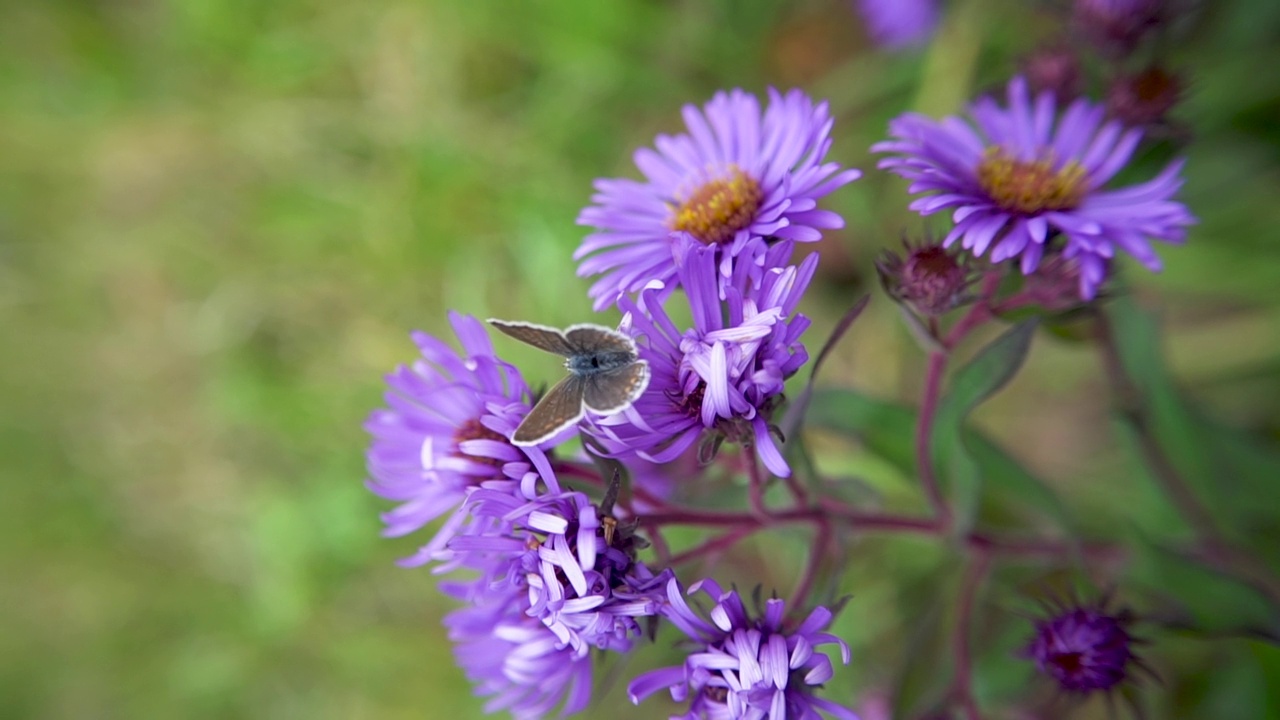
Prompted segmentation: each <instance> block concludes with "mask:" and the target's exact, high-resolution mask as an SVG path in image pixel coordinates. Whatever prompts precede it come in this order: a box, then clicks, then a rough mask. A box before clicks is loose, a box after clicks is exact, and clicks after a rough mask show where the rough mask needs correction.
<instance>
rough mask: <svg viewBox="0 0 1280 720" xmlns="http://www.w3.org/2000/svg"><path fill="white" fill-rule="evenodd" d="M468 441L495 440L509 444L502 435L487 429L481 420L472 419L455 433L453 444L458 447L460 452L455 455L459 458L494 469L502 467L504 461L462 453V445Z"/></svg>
mask: <svg viewBox="0 0 1280 720" xmlns="http://www.w3.org/2000/svg"><path fill="white" fill-rule="evenodd" d="M467 440H495V441H497V442H507V439H506V438H505V437H503V436H502V435H501V434H500V433H497V432H494V431H493V430H490V429H489V428H487V427H485V426H484V424H483V423H481V422H480V419H479V418H472V419H470V420H468V421H466V422H464V423H462V424H461V425H459V426H458V429H457V430H456V431H455V432H454V433H453V442H454V445H455V446H457V448H458V451H457V452H456V453H455V455H456V456H457V457H463V458H466V459H468V460H471V461H472V462H478V463H483V464H485V465H491V466H493V467H502V465H503V461H502V460H499V459H497V458H491V457H484V456H482V455H470V454H468V453H465V452H463V451H462V443H463V442H465V441H467Z"/></svg>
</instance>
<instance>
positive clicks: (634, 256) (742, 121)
mask: <svg viewBox="0 0 1280 720" xmlns="http://www.w3.org/2000/svg"><path fill="white" fill-rule="evenodd" d="M684 120H685V125H686V126H687V127H688V130H689V132H688V134H682V135H676V136H674V137H672V136H669V135H659V136H658V137H657V139H656V140H655V141H654V145H655V146H656V148H657V149H656V150H653V149H649V148H641V149H640V150H638V151H636V154H635V162H636V166H637V167H638V168H639V169H640V172H641V173H642V174H643V175H644V176H645V179H644V180H643V181H637V180H628V179H619V178H615V179H606V180H597V181H596V183H595V188H596V190H597V192H596V194H595V195H594V196H593V197H592V202H593V203H595V204H594V205H592V206H590V207H588V208H586V209H585V210H583V211H582V214H581V215H579V216H578V224H580V225H589V226H592V227H595V228H596V229H597V232H594V233H592V234H590V235H588V236H587V237H586V238H585V239H584V240H583V242H582V245H581V247H579V248H578V250H577V252H575V253H574V258H575V259H577V260H582V264H581V265H579V267H578V275H580V276H584V277H585V276H588V275H601V274H602V275H603V277H601V278H600V279H599V280H597V281H596V282H595V284H594V285H592V286H591V291H590V294H591V297H592V298H594V299H595V308H596V310H600V309H602V308H604V307H606V306H607V305H609V304H610V303H612V302H614V301H615V299H616V298H617V297H618V295H619V294H621V293H630V292H638V291H639V290H641V289H642V288H644V287H645V286H646V285H647V284H648V283H649V282H650V281H653V280H658V281H661V282H662V283H663V284H664V285H665V286H666V287H667V290H668V292H669V291H671V290H673V289H674V285H673V284H672V282H671V281H672V280H673V279H674V277H675V275H676V262H675V258H674V257H673V254H672V251H673V244H674V243H675V242H676V239H677V236H678V235H679V234H680V233H685V234H687V235H689V236H691V237H693V238H694V239H696V240H697V241H698V242H700V243H703V244H705V245H709V246H712V247H714V248H716V250H717V251H718V253H719V256H720V259H721V260H722V264H721V274H722V276H723V277H724V278H726V279H727V278H728V277H729V276H730V275H732V273H733V266H734V265H735V264H737V263H749V264H752V265H754V266H755V267H754V270H753V276H754V277H755V278H757V279H758V278H759V276H760V275H761V274H762V273H763V272H764V270H765V269H767V268H766V267H765V266H764V265H763V261H764V259H765V258H766V257H770V256H771V255H770V254H769V253H767V252H766V251H765V250H764V248H763V247H762V246H763V245H764V244H765V243H766V242H767V241H773V240H794V241H798V242H814V241H816V240H819V239H821V237H822V233H821V232H820V230H822V229H826V228H838V227H843V225H844V220H843V219H841V217H840V216H839V215H837V214H836V213H833V212H831V211H829V210H819V209H818V206H817V201H818V198H820V197H822V196H823V195H826V194H827V193H830V192H831V191H833V190H835V189H836V188H838V187H840V186H842V185H845V184H846V183H849V182H851V181H853V180H856V179H857V178H858V177H859V176H860V175H861V173H860V172H859V171H858V170H843V171H842V170H841V169H840V166H839V165H838V164H836V163H833V162H824V158H825V157H826V154H827V150H828V149H829V148H830V147H831V138H830V137H829V135H830V132H831V125H832V119H831V117H830V115H829V114H828V111H827V104H826V103H825V102H823V103H817V104H815V103H814V102H813V100H811V99H810V98H809V97H808V96H806V95H805V94H804V93H803V92H801V91H799V90H791V91H789V92H787V93H786V94H785V95H783V94H780V93H778V92H777V91H776V90H773V89H770V90H769V106H768V108H767V109H766V110H765V111H764V112H763V114H762V113H761V111H760V102H759V100H757V99H756V97H755V96H754V95H751V94H750V93H746V92H743V91H742V90H733V91H731V92H728V93H725V92H719V93H716V95H715V97H713V98H712V99H711V101H710V102H708V103H707V104H706V106H704V107H703V108H702V109H701V110H700V109H698V108H696V107H694V106H692V105H687V106H685V108H684ZM584 258H585V259H584Z"/></svg>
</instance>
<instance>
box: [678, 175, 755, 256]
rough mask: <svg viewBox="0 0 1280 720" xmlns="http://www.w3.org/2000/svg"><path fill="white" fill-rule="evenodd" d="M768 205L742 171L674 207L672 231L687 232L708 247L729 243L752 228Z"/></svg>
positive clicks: (709, 184) (706, 185) (708, 185)
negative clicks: (759, 213) (764, 205)
mask: <svg viewBox="0 0 1280 720" xmlns="http://www.w3.org/2000/svg"><path fill="white" fill-rule="evenodd" d="M763 201H764V191H763V190H761V189H760V183H758V182H756V181H755V178H752V177H751V176H750V175H747V174H746V173H745V172H743V171H742V170H741V169H739V168H736V167H735V168H731V169H730V172H729V174H728V176H727V177H723V178H719V179H716V180H710V181H708V182H706V183H704V184H702V185H701V186H699V187H698V188H697V189H696V190H694V191H693V192H692V193H690V194H689V195H688V197H687V198H686V199H685V200H684V201H683V202H681V203H680V205H678V206H673V207H672V217H671V229H672V230H683V231H685V232H687V233H689V234H690V235H692V236H694V237H695V238H697V239H698V241H699V242H702V243H704V244H707V245H717V244H720V243H725V242H729V241H730V240H732V239H733V236H734V234H735V233H737V232H738V231H739V230H741V229H742V228H744V227H747V226H748V225H750V224H751V221H752V219H754V218H755V216H756V211H757V210H759V209H760V203H761V202H763Z"/></svg>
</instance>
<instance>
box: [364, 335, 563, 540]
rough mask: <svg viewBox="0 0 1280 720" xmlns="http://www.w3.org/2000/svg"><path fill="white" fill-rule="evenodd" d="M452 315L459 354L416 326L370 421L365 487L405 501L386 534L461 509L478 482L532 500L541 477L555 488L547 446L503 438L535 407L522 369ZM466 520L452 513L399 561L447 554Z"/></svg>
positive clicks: (392, 515) (388, 522) (417, 526)
mask: <svg viewBox="0 0 1280 720" xmlns="http://www.w3.org/2000/svg"><path fill="white" fill-rule="evenodd" d="M449 322H450V323H451V324H452V325H453V329H454V332H455V334H456V335H457V336H458V340H459V342H460V343H461V345H462V352H461V353H458V352H457V351H455V350H454V349H453V348H451V347H450V346H449V345H448V344H447V343H446V342H444V341H443V340H440V339H439V338H436V337H432V336H431V335H428V334H426V333H421V332H419V333H414V334H413V340H414V342H415V343H416V344H417V345H418V349H419V351H420V352H421V353H422V357H421V358H420V359H419V360H417V361H416V362H414V363H413V364H412V365H407V366H401V367H399V368H397V369H396V371H395V372H393V373H391V374H390V375H388V376H387V385H388V386H389V388H390V390H389V391H388V392H387V394H386V403H387V406H386V407H385V408H382V409H380V410H375V411H374V412H373V413H372V414H371V415H370V416H369V419H368V421H367V422H366V423H365V429H366V430H367V431H368V432H369V434H370V435H372V436H373V442H372V444H371V445H370V447H369V451H368V458H367V459H368V470H369V475H370V476H371V477H370V479H369V480H368V481H367V482H366V485H367V486H368V488H369V489H370V490H372V491H373V492H374V493H376V494H378V495H380V496H382V497H384V498H387V499H389V500H395V501H397V502H399V503H400V505H399V507H397V508H395V509H394V510H392V511H390V512H388V513H386V514H384V515H383V516H382V519H383V522H384V523H386V526H387V527H386V529H385V530H384V533H383V534H384V535H387V536H391V537H399V536H402V535H406V534H408V533H411V532H414V531H416V530H419V529H420V528H422V527H423V526H424V525H426V524H427V523H429V522H431V521H433V520H435V519H437V518H439V517H441V516H443V515H445V514H446V513H450V512H451V511H454V510H457V509H458V508H459V507H460V506H461V505H462V502H463V500H464V499H465V498H466V496H467V493H469V492H471V490H472V489H474V488H476V487H479V486H481V485H485V486H489V487H495V488H503V489H504V490H505V491H506V492H508V493H510V494H512V495H519V496H522V497H525V498H532V497H534V495H535V493H536V492H537V491H538V489H539V487H540V483H541V484H542V485H545V487H546V488H548V489H550V490H551V491H559V485H558V484H557V482H556V477H555V474H554V473H553V472H552V470H551V466H550V464H549V463H548V462H547V458H546V456H545V455H544V454H543V452H542V451H541V450H539V449H538V448H519V447H515V446H514V445H512V444H511V443H509V442H508V441H507V438H508V437H510V435H511V433H512V431H514V430H515V427H516V425H518V424H519V423H520V421H521V420H522V419H523V418H524V416H525V414H527V413H528V412H529V407H530V393H529V388H528V387H527V386H526V385H525V382H524V380H523V379H522V378H521V377H520V372H519V371H518V370H516V369H515V368H513V367H512V366H510V365H508V364H506V363H504V362H502V361H501V360H499V359H498V358H497V357H496V356H495V355H494V352H493V345H492V344H491V343H490V342H489V336H488V335H487V334H486V332H485V329H484V326H483V325H482V324H481V323H480V321H479V320H477V319H475V318H473V317H470V316H466V315H461V314H458V313H456V312H451V313H450V314H449ZM465 521H466V515H465V513H456V512H455V513H454V514H453V515H452V516H451V517H450V518H449V520H448V521H446V523H445V525H444V527H443V528H442V529H441V530H440V531H439V533H437V535H436V537H435V538H434V539H432V540H431V541H430V542H429V543H427V544H426V545H424V546H423V547H422V548H421V549H419V551H418V552H417V553H415V554H414V555H412V556H410V557H408V558H405V559H404V560H401V561H400V563H401V564H402V565H406V566H414V565H421V564H423V563H425V562H428V561H429V560H432V559H443V558H444V556H442V555H441V553H442V551H443V550H444V544H445V542H447V541H448V539H449V538H450V537H451V536H452V535H453V534H454V533H455V532H457V531H458V530H459V528H460V527H461V526H462V525H463V523H464V522H465Z"/></svg>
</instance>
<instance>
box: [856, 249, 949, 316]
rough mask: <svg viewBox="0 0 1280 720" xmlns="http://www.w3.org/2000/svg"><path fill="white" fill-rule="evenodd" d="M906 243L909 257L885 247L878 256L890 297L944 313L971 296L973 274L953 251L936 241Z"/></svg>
mask: <svg viewBox="0 0 1280 720" xmlns="http://www.w3.org/2000/svg"><path fill="white" fill-rule="evenodd" d="M903 245H904V246H905V247H906V250H907V255H906V258H902V257H899V256H898V254H897V253H895V252H893V251H891V250H885V252H884V254H883V255H882V256H881V257H880V259H878V260H876V270H877V271H878V272H879V274H880V283H881V284H882V285H883V286H884V289H885V292H887V293H888V294H889V296H890V297H892V298H893V299H894V300H896V301H898V302H900V303H905V304H907V305H908V306H909V307H910V308H911V309H912V310H913V311H914V312H915V313H916V314H918V315H924V316H929V317H937V316H939V315H943V314H945V313H947V312H948V311H950V310H953V309H955V308H956V307H958V306H960V305H962V304H964V303H965V302H967V301H968V300H969V292H968V290H969V285H970V284H972V282H973V278H972V277H971V274H970V272H969V270H968V268H966V267H965V265H964V263H962V262H961V261H960V260H959V259H957V257H956V256H955V255H954V254H953V253H951V252H950V251H949V250H947V249H946V248H944V247H942V245H940V244H937V243H934V242H924V243H921V244H920V245H916V246H913V245H912V244H911V243H910V242H908V241H905V240H904V241H903Z"/></svg>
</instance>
